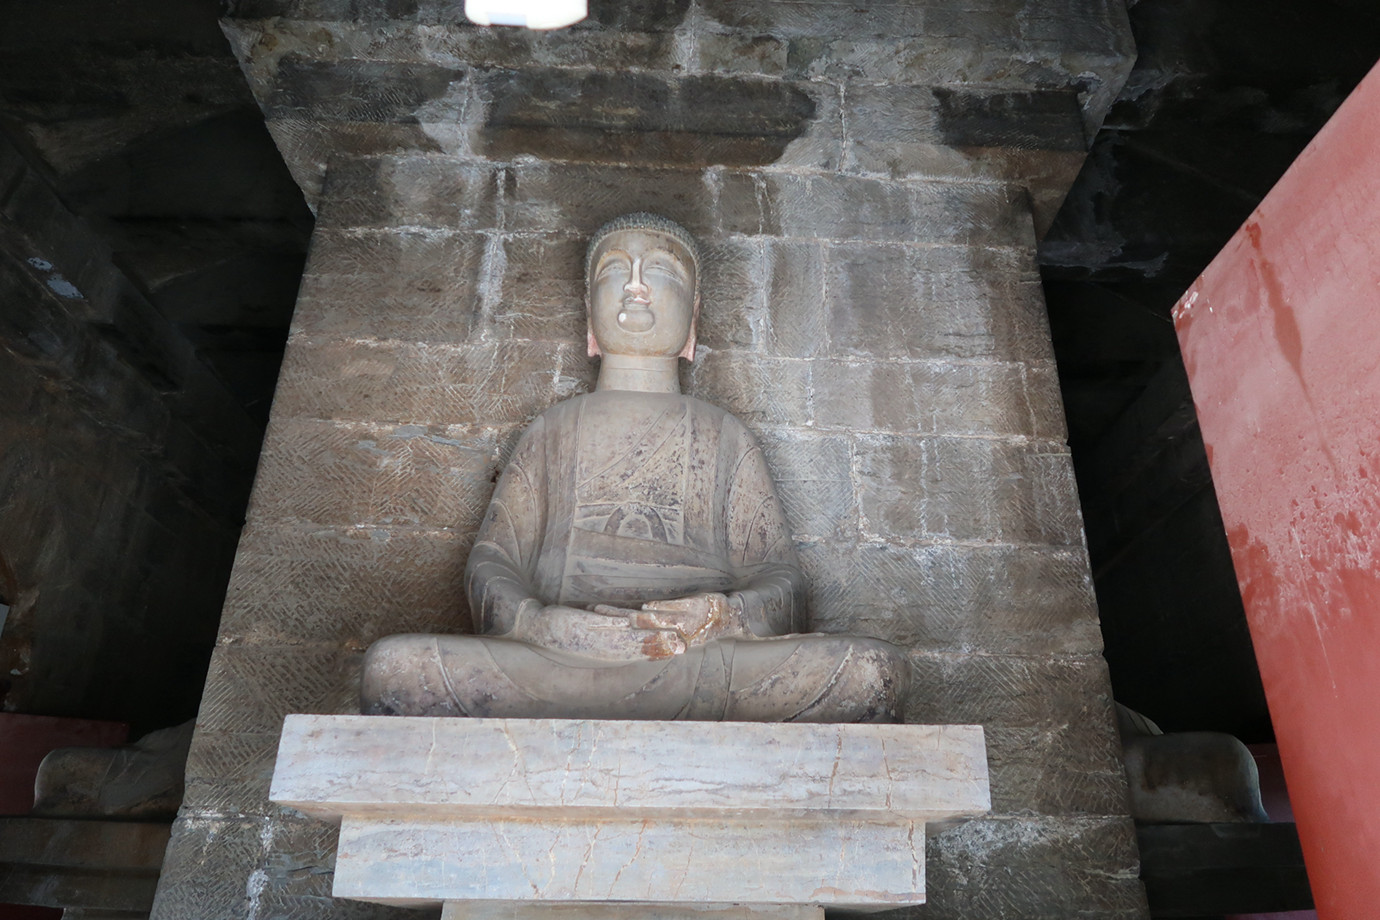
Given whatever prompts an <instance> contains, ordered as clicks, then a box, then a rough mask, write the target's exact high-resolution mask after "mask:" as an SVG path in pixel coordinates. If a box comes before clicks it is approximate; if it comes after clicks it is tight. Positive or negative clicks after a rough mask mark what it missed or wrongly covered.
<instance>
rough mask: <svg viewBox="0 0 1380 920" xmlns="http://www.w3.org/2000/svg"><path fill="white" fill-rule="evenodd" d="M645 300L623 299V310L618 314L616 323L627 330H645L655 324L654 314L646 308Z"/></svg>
mask: <svg viewBox="0 0 1380 920" xmlns="http://www.w3.org/2000/svg"><path fill="white" fill-rule="evenodd" d="M647 306H649V304H647V303H646V302H645V301H640V300H634V301H631V302H630V301H626V300H625V301H623V310H622V311H621V312H620V313H619V314H618V325H619V326H620V327H621V328H623V329H624V330H626V331H628V332H646V331H648V330H649V329H651V328H652V327H653V326H655V325H656V316H655V314H653V313H652V311H651V310H648V309H647Z"/></svg>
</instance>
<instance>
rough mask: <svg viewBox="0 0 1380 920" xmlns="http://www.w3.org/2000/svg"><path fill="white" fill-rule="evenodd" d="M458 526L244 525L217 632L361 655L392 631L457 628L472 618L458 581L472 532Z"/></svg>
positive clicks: (465, 626) (457, 522)
mask: <svg viewBox="0 0 1380 920" xmlns="http://www.w3.org/2000/svg"><path fill="white" fill-rule="evenodd" d="M476 507H478V506H476ZM464 524H465V522H464V521H462V520H453V521H450V522H449V523H448V526H447V529H430V528H414V527H398V526H383V525H379V526H374V527H368V528H362V527H358V526H354V525H353V524H351V525H346V526H337V527H323V526H321V525H320V524H318V523H303V524H300V525H297V526H287V525H282V524H276V525H275V524H270V523H268V522H262V523H256V524H254V525H251V526H249V527H247V528H245V530H244V533H243V535H242V536H241V538H240V548H239V555H238V557H237V560H236V566H235V573H234V575H233V576H232V577H231V579H230V589H229V593H228V595H227V597H226V602H225V612H224V613H223V614H222V617H221V636H222V637H223V638H224V639H225V640H226V641H229V642H234V643H250V644H264V645H279V646H287V645H297V644H308V645H310V644H318V643H324V644H329V645H337V646H341V647H345V648H354V649H357V650H361V651H362V650H363V649H365V648H367V647H368V645H369V643H370V642H372V641H373V640H374V638H375V637H377V636H380V635H383V634H384V633H385V632H390V631H392V630H401V631H404V632H461V631H464V630H466V629H468V628H469V626H470V617H469V610H468V608H467V606H466V603H465V599H464V589H463V586H462V576H463V574H464V571H465V557H466V556H467V555H468V553H469V547H470V542H471V540H472V533H466V532H463V531H457V530H456V529H455V528H460V527H462V526H464ZM471 524H472V525H474V526H477V524H478V521H477V519H475V520H473V521H471Z"/></svg>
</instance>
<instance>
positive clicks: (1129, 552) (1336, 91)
mask: <svg viewBox="0 0 1380 920" xmlns="http://www.w3.org/2000/svg"><path fill="white" fill-rule="evenodd" d="M249 2H250V0H242V2H241V3H240V4H239V5H240V6H243V5H245V4H247V3H249ZM1130 5H1131V7H1132V9H1131V18H1132V24H1133V28H1134V30H1135V34H1136V41H1137V45H1138V47H1139V53H1140V57H1139V61H1138V64H1137V66H1136V68H1135V71H1134V72H1133V74H1132V76H1131V79H1130V82H1129V83H1128V85H1127V87H1126V88H1125V90H1124V91H1123V92H1122V94H1121V97H1120V99H1119V100H1118V101H1117V103H1116V105H1115V106H1114V108H1113V109H1112V111H1111V114H1110V117H1109V118H1108V120H1107V122H1106V125H1105V126H1104V128H1103V129H1102V131H1101V132H1100V133H1099V134H1098V135H1097V137H1096V139H1095V141H1094V143H1093V146H1092V151H1091V154H1090V156H1089V158H1088V161H1087V165H1086V166H1085V168H1084V170H1083V172H1082V175H1081V176H1080V177H1079V180H1078V182H1077V184H1076V186H1075V187H1074V189H1073V191H1072V193H1071V194H1070V195H1069V198H1068V200H1067V202H1066V203H1065V205H1064V208H1063V210H1062V211H1061V212H1060V214H1059V217H1058V219H1057V220H1056V222H1055V225H1054V227H1053V229H1052V230H1051V232H1050V233H1049V234H1048V236H1047V238H1046V239H1045V241H1044V244H1043V246H1042V249H1041V261H1042V266H1043V272H1044V279H1045V284H1046V292H1047V296H1048V301H1049V311H1050V321H1051V326H1052V328H1053V332H1054V337H1055V345H1056V350H1057V354H1058V358H1059V367H1060V377H1061V381H1062V385H1063V389H1064V396H1065V401H1066V405H1067V409H1068V414H1069V430H1070V441H1071V444H1072V446H1073V451H1074V461H1075V465H1076V467H1077V471H1078V476H1079V485H1080V490H1081V492H1082V498H1083V505H1084V516H1085V519H1086V522H1087V528H1088V538H1089V546H1090V551H1091V553H1092V558H1093V564H1094V569H1095V577H1096V581H1097V588H1098V595H1099V602H1100V605H1101V609H1102V618H1103V623H1104V633H1105V635H1106V639H1107V646H1108V649H1107V656H1108V659H1109V661H1110V662H1111V668H1112V679H1113V683H1114V685H1115V687H1116V691H1117V694H1118V697H1119V698H1120V699H1121V700H1122V701H1123V702H1125V703H1127V704H1129V705H1131V706H1133V707H1135V708H1138V709H1141V710H1143V711H1144V712H1145V713H1146V714H1148V715H1150V716H1151V717H1152V718H1154V719H1156V720H1158V721H1159V722H1160V723H1161V725H1162V726H1163V727H1164V728H1166V729H1208V728H1211V729H1220V730H1227V731H1232V732H1235V733H1237V734H1239V735H1241V736H1242V737H1244V738H1245V739H1246V740H1248V741H1261V740H1268V739H1269V738H1270V737H1271V733H1270V728H1269V721H1268V716H1267V714H1266V712H1265V708H1264V702H1263V696H1262V694H1261V690H1260V685H1259V678H1258V676H1257V675H1256V672H1255V666H1254V659H1253V656H1252V654H1251V650H1250V642H1249V637H1248V635H1247V633H1246V631H1245V626H1244V619H1243V617H1242V612H1241V607H1240V600H1239V598H1238V596H1237V593H1236V588H1235V583H1234V579H1233V576H1232V571H1231V565H1230V558H1229V556H1228V555H1227V552H1226V546H1225V541H1224V539H1223V538H1222V534H1221V524H1220V519H1219V517H1218V515H1217V509H1216V502H1215V498H1214V497H1213V493H1212V486H1211V478H1210V476H1209V475H1208V472H1207V466H1206V459H1205V456H1204V451H1203V446H1202V442H1201V438H1200V437H1199V435H1198V431H1197V425H1196V421H1195V418H1194V414H1193V411H1192V404H1191V401H1190V400H1189V397H1188V391H1187V384H1186V380H1185V379H1184V376H1183V370H1182V365H1181V363H1180V362H1179V358H1178V349H1177V345H1176V342H1175V338H1174V334H1173V329H1172V326H1171V325H1170V322H1169V318H1168V311H1169V308H1170V307H1171V306H1172V305H1173V303H1174V301H1175V300H1176V299H1177V297H1178V295H1179V293H1180V292H1182V291H1183V290H1184V288H1186V287H1187V285H1188V284H1189V283H1190V282H1191V281H1192V279H1193V278H1194V277H1195V276H1196V275H1197V274H1198V273H1199V272H1200V271H1201V269H1202V268H1203V267H1204V266H1205V265H1206V264H1207V262H1208V261H1209V260H1210V259H1211V258H1212V256H1213V255H1214V254H1215V253H1216V252H1217V251H1218V249H1219V248H1220V247H1221V246H1222V245H1223V244H1224V243H1225V242H1226V240H1227V239H1228V238H1229V237H1230V236H1231V234H1232V233H1233V232H1234V231H1235V230H1236V228H1237V227H1238V226H1239V225H1240V223H1241V222H1242V221H1243V219H1244V218H1245V217H1246V215H1247V214H1249V212H1250V211H1251V210H1252V208H1253V207H1254V206H1255V204H1256V203H1257V202H1258V201H1259V200H1260V199H1261V197H1262V196H1263V195H1264V194H1265V193H1266V192H1267V191H1268V189H1269V188H1270V186H1271V185H1272V184H1273V183H1274V181H1275V180H1276V179H1277V178H1278V177H1279V176H1280V175H1281V174H1282V173H1283V171H1284V170H1285V169H1286V168H1287V166H1288V165H1289V163H1290V162H1291V161H1292V160H1293V158H1294V157H1295V156H1296V155H1297V154H1298V152H1299V151H1300V150H1301V149H1302V148H1303V146H1304V145H1305V144H1306V143H1307V142H1308V140H1309V139H1310V138H1311V137H1312V136H1313V134H1314V133H1316V131H1317V130H1318V129H1319V128H1320V127H1321V126H1322V124H1323V123H1324V122H1325V121H1326V119H1327V118H1328V116H1329V115H1330V114H1331V112H1332V111H1333V110H1335V108H1336V107H1337V105H1338V104H1340V102H1341V101H1342V99H1344V98H1345V96H1346V95H1347V93H1348V92H1349V90H1350V89H1351V88H1352V87H1353V86H1354V85H1355V84H1356V83H1357V82H1358V81H1359V80H1360V78H1361V77H1362V76H1363V75H1364V74H1365V73H1366V71H1367V70H1368V69H1369V68H1370V67H1371V66H1372V65H1373V64H1374V63H1375V61H1376V59H1377V57H1380V11H1378V10H1377V8H1376V7H1375V4H1374V3H1373V2H1372V0H1315V2H1312V3H1308V4H1304V3H1302V2H1297V0H1139V2H1134V0H1132V2H1131V3H1130ZM685 6H686V3H685V2H683V0H682V2H666V0H662V2H656V0H638V2H629V3H611V2H602V3H595V4H594V14H595V17H596V18H598V19H602V20H604V21H606V22H607V23H608V24H611V25H619V26H627V25H630V24H632V23H634V22H636V21H640V20H642V19H651V20H654V21H657V22H659V21H661V20H665V19H675V18H677V17H679V16H680V15H683V14H684V11H685ZM0 12H3V21H4V22H5V23H6V28H5V29H4V30H3V31H0V132H3V134H4V136H5V137H6V138H7V139H8V140H9V141H10V142H11V143H12V144H14V145H15V146H17V147H19V148H20V149H21V150H22V151H24V152H25V154H26V155H27V157H28V159H29V160H30V161H31V162H32V163H36V164H38V165H39V166H40V168H41V169H42V170H43V171H44V173H45V175H46V178H47V179H48V181H49V182H50V184H51V185H52V186H53V187H54V188H55V189H56V190H57V192H58V194H59V196H60V197H61V199H62V201H63V202H64V203H65V205H66V206H67V208H68V209H70V210H71V211H72V212H74V213H75V214H76V215H78V216H79V217H80V218H82V219H83V220H84V221H85V222H86V223H87V224H88V225H89V226H90V227H91V228H92V229H93V230H94V231H95V232H97V233H98V234H99V235H100V236H101V237H102V238H103V239H104V240H105V241H106V242H107V243H108V245H109V247H110V248H111V250H112V251H113V253H114V258H115V261H116V263H117V265H118V266H119V268H120V269H121V270H122V271H123V272H124V273H125V274H126V275H127V276H128V277H129V278H130V279H131V280H132V281H133V282H134V284H135V285H136V286H137V288H138V289H139V290H140V291H141V292H142V293H143V295H144V296H146V297H147V298H148V299H149V301H150V302H151V303H152V304H153V305H154V306H155V307H156V308H157V311H158V314H159V315H160V316H161V319H162V322H163V324H164V328H162V329H161V330H158V331H157V333H158V335H162V334H171V335H176V336H178V337H180V338H181V339H182V340H184V341H185V342H188V343H190V344H191V345H192V347H194V349H195V352H196V354H197V356H198V357H199V358H200V360H201V361H202V362H203V363H204V364H205V365H206V366H207V367H208V368H209V369H210V370H211V371H212V372H213V374H214V376H215V377H216V379H218V380H219V381H220V383H221V384H222V385H223V386H224V388H225V389H226V390H227V392H229V393H230V394H232V395H233V397H234V399H235V400H236V401H237V402H238V403H239V404H240V405H241V406H242V407H243V408H244V410H245V411H246V412H247V413H248V415H249V416H250V417H251V418H253V419H254V420H255V421H256V422H257V423H258V425H259V426H260V427H262V425H263V424H264V422H265V421H266V419H267V414H268V407H269V404H270V401H271V396H272V392H273V386H274V382H275V379H276V375H277V370H278V365H279V362H280V360H281V357H282V351H283V347H284V342H285V339H286V335H287V326H288V322H289V319H290V316H291V312H292V307H293V302H294V299H295V296H296V288H297V283H298V279H299V277H300V274H301V270H302V265H303V262H304V258H305V253H306V247H307V241H308V238H309V235H310V231H311V225H312V217H311V214H310V212H309V211H308V209H307V208H306V206H305V204H304V203H303V198H302V195H301V193H300V192H299V191H298V189H297V188H296V186H295V185H294V184H293V183H292V180H291V178H290V177H289V175H288V173H287V170H286V168H285V166H284V165H283V162H282V159H281V157H280V156H279V155H278V152H277V150H276V148H275V147H274V145H273V142H272V140H271V138H270V137H269V135H268V132H267V130H266V129H265V127H264V124H263V119H262V117H261V116H260V114H259V111H258V109H257V107H256V106H255V104H254V100H253V99H252V97H251V96H250V93H249V90H248V88H247V86H246V85H245V82H244V80H243V77H242V76H241V74H240V71H239V68H238V66H237V64H236V62H235V60H234V58H233V56H232V55H231V52H230V49H229V47H228V45H227V43H226V41H225V39H224V37H223V36H222V35H221V33H220V30H219V28H218V26H217V18H218V16H219V15H220V12H221V8H220V4H219V3H218V2H216V0H138V2H135V0H44V2H42V3H35V2H31V0H3V2H0ZM515 98H516V97H515ZM520 102H521V100H520V99H518V100H516V101H515V102H514V105H518V104H519V103H520ZM785 104H786V106H787V108H788V109H789V108H790V105H793V104H795V102H794V101H792V100H785ZM792 112H794V110H791V112H787V115H789V116H790V117H791V118H794V117H796V115H798V114H799V113H795V114H792ZM788 127H789V126H788ZM786 134H789V132H788V131H787V132H786ZM783 136H784V135H783ZM142 334H143V335H144V336H145V338H146V339H148V341H144V342H142V343H136V344H137V345H138V347H139V348H143V349H145V350H147V349H149V348H153V347H154V346H153V345H152V344H150V342H151V341H153V340H154V339H156V338H157V336H156V335H150V334H148V333H142ZM154 364H156V362H154ZM188 702H191V704H192V705H194V701H188ZM172 708H173V709H180V710H185V709H186V703H185V702H184V703H183V704H182V705H181V706H177V707H172Z"/></svg>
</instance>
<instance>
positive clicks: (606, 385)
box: [595, 354, 680, 393]
mask: <svg viewBox="0 0 1380 920" xmlns="http://www.w3.org/2000/svg"><path fill="white" fill-rule="evenodd" d="M595 389H596V390H636V391H638V392H641V393H679V392H680V358H679V357H674V358H647V357H640V356H634V355H609V354H606V355H604V357H603V360H602V361H601V362H600V365H599V383H598V384H597V385H596V386H595Z"/></svg>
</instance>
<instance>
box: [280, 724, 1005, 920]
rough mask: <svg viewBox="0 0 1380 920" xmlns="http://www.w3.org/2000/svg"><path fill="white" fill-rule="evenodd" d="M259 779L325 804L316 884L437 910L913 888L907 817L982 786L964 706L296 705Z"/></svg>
mask: <svg viewBox="0 0 1380 920" xmlns="http://www.w3.org/2000/svg"><path fill="white" fill-rule="evenodd" d="M271 798H272V799H273V801H275V802H277V803H278V804H280V805H288V806H291V807H293V808H298V809H301V810H302V811H305V812H307V813H309V814H313V815H316V816H318V817H326V818H338V819H340V820H341V836H340V846H339V851H338V855H337V859H336V871H335V883H334V885H335V887H334V894H335V896H336V897H343V898H352V899H358V900H367V901H378V902H383V903H392V904H415V905H423V904H435V903H438V902H439V903H445V904H447V905H448V906H447V910H450V911H451V915H450V916H452V917H454V918H457V920H459V918H462V917H463V918H468V917H470V916H471V914H470V913H465V912H464V911H475V912H477V913H475V914H474V917H475V918H476V920H508V918H509V912H510V911H516V910H518V905H526V906H525V907H523V908H522V909H523V911H527V912H530V910H548V909H555V908H557V907H559V908H562V909H566V908H574V907H585V908H592V907H593V906H595V905H617V904H622V905H624V906H626V905H629V904H645V905H652V906H654V907H655V909H656V910H665V911H671V912H672V913H674V917H673V916H672V915H671V914H667V915H666V917H665V920H678V918H681V916H682V915H681V913H675V912H676V911H682V912H683V911H686V910H690V909H692V908H693V909H697V910H711V909H722V910H730V909H732V910H738V909H742V910H748V909H754V910H758V911H761V910H768V912H770V909H773V908H778V907H779V908H782V909H785V908H786V907H788V906H795V907H802V908H803V907H809V906H828V907H831V908H847V909H850V910H881V909H886V908H894V907H899V906H903V905H907V904H919V903H923V901H924V890H925V822H927V821H934V820H940V819H946V818H955V817H964V816H972V815H978V814H982V813H984V812H986V811H987V810H988V808H989V806H990V797H989V792H988V784H987V759H986V751H985V746H984V741H983V733H982V728H981V726H975V725H943V726H937V725H853V724H849V725H820V724H781V723H749V722H633V721H576V720H548V719H448V718H400V717H386V716H316V715H294V716H289V717H288V719H287V721H286V723H285V725H284V728H283V736H282V743H281V745H280V748H279V755H278V766H277V770H276V772H275V774H274V779H273V789H272V793H271ZM735 905H736V907H735ZM462 908H463V910H462ZM456 911H461V912H460V913H456ZM527 916H528V915H527V913H522V914H521V915H520V916H519V915H518V914H513V916H512V918H511V920H527ZM551 916H552V917H555V916H556V915H554V914H552V915H551ZM658 916H661V915H660V914H658ZM711 916H712V915H711ZM685 920H691V918H688V917H687V918H685ZM767 920H811V918H809V917H805V916H804V915H802V916H801V917H799V918H796V917H795V916H794V915H792V917H791V918H777V917H776V916H775V915H774V914H772V915H771V916H770V917H768V918H767ZM813 920H818V918H813Z"/></svg>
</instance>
